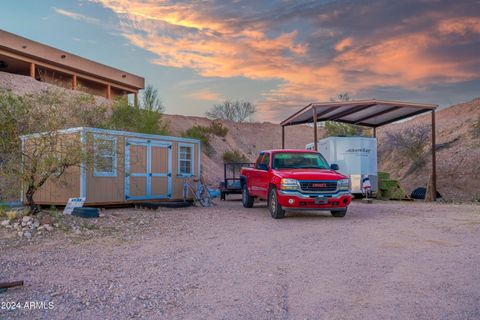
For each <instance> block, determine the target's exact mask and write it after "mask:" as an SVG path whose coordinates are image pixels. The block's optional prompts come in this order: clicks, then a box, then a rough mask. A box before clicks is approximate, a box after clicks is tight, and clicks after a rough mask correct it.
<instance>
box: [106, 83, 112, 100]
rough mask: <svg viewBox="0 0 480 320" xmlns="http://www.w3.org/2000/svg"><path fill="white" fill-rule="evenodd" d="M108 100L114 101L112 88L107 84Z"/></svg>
mask: <svg viewBox="0 0 480 320" xmlns="http://www.w3.org/2000/svg"><path fill="white" fill-rule="evenodd" d="M107 99H109V100H110V99H112V86H111V85H109V84H107Z"/></svg>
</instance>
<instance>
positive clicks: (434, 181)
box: [432, 109, 437, 201]
mask: <svg viewBox="0 0 480 320" xmlns="http://www.w3.org/2000/svg"><path fill="white" fill-rule="evenodd" d="M435 145H436V142H435V109H433V110H432V200H433V201H437V154H436V153H437V152H436V150H435Z"/></svg>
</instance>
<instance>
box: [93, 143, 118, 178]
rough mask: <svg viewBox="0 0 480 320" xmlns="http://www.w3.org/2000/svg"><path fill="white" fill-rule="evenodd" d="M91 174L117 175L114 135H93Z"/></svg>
mask: <svg viewBox="0 0 480 320" xmlns="http://www.w3.org/2000/svg"><path fill="white" fill-rule="evenodd" d="M93 147H94V163H93V167H94V168H93V175H94V176H97V177H114V176H116V175H117V170H116V162H117V140H116V138H115V137H106V136H94V140H93Z"/></svg>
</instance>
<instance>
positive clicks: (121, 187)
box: [86, 133, 125, 204]
mask: <svg viewBox="0 0 480 320" xmlns="http://www.w3.org/2000/svg"><path fill="white" fill-rule="evenodd" d="M102 135H104V136H113V137H115V138H116V141H117V142H116V145H117V154H116V160H117V161H116V176H115V177H96V176H94V175H93V164H91V165H89V166H88V168H87V170H86V171H87V172H86V175H87V200H86V203H87V204H88V203H108V202H123V201H124V200H125V194H124V191H125V162H124V157H125V138H124V137H123V136H117V135H108V134H102ZM93 136H94V134H92V133H88V134H87V146H88V149H89V150H92V151H93Z"/></svg>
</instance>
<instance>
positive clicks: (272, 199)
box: [268, 188, 285, 219]
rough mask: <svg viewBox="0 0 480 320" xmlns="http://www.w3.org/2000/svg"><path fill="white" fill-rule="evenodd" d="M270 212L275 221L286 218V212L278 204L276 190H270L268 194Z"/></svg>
mask: <svg viewBox="0 0 480 320" xmlns="http://www.w3.org/2000/svg"><path fill="white" fill-rule="evenodd" d="M268 210H270V214H271V215H272V218H273V219H282V218H283V217H284V216H285V210H283V209H282V207H281V206H280V204H279V203H278V199H277V189H276V188H272V189H270V192H269V193H268Z"/></svg>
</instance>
